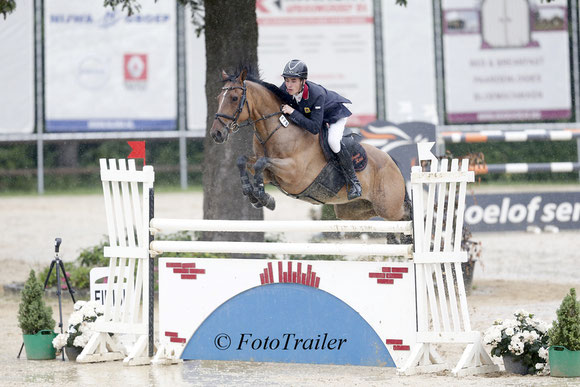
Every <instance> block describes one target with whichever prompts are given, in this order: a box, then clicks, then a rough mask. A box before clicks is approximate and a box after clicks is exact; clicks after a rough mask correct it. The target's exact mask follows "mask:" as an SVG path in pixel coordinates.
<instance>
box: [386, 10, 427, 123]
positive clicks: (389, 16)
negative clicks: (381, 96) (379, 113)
mask: <svg viewBox="0 0 580 387" xmlns="http://www.w3.org/2000/svg"><path fill="white" fill-rule="evenodd" d="M382 16H383V17H382V19H383V20H382V22H383V23H382V24H383V60H384V72H385V94H386V97H385V99H386V109H387V119H388V120H389V121H391V122H408V121H423V122H430V123H432V124H437V92H436V90H435V53H434V51H435V48H434V42H435V39H434V37H433V35H434V32H433V5H432V0H411V1H409V2H408V3H407V5H406V6H405V7H402V6H400V5H398V4H396V3H395V1H394V0H392V1H390V0H389V1H383V3H382Z"/></svg>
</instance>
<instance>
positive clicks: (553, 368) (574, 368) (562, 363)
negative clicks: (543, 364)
mask: <svg viewBox="0 0 580 387" xmlns="http://www.w3.org/2000/svg"><path fill="white" fill-rule="evenodd" d="M549 356H550V375H552V376H558V377H566V378H571V377H577V376H580V351H570V350H568V349H567V348H566V347H562V346H560V345H553V346H551V347H550V350H549Z"/></svg>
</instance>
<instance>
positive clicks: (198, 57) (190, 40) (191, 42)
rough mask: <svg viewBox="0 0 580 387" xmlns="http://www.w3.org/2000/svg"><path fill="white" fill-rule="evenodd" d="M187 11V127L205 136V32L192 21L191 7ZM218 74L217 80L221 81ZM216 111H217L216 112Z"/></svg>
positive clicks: (200, 135)
mask: <svg viewBox="0 0 580 387" xmlns="http://www.w3.org/2000/svg"><path fill="white" fill-rule="evenodd" d="M186 10H187V11H186V12H185V52H186V66H185V67H186V77H187V129H188V130H191V131H195V132H197V133H198V136H199V137H205V126H206V118H207V100H206V98H205V34H204V33H203V32H202V33H201V34H200V35H199V37H198V36H197V33H196V31H195V29H196V28H197V27H196V26H194V25H193V23H192V22H191V8H190V7H186ZM218 77H219V74H216V80H215V81H216V82H219V81H220V78H218ZM214 113H215V112H214Z"/></svg>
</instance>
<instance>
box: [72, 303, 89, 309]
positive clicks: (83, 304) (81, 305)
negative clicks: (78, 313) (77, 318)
mask: <svg viewBox="0 0 580 387" xmlns="http://www.w3.org/2000/svg"><path fill="white" fill-rule="evenodd" d="M86 303H87V302H86V301H77V302H76V303H75V305H74V309H75V310H80V309H81V308H82V307H83V306H85V304H86Z"/></svg>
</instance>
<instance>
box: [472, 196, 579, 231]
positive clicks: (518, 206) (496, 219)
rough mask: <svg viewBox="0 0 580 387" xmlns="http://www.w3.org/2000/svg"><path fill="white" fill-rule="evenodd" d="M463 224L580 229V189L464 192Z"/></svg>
mask: <svg viewBox="0 0 580 387" xmlns="http://www.w3.org/2000/svg"><path fill="white" fill-rule="evenodd" d="M465 224H466V225H467V226H468V227H469V229H470V230H471V231H473V232H478V231H490V232H501V231H526V229H527V228H528V226H536V227H539V228H541V229H545V227H546V226H555V227H557V228H558V229H580V191H577V192H533V193H531V192H529V193H502V194H481V193H478V194H476V195H467V197H466V209H465Z"/></svg>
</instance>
